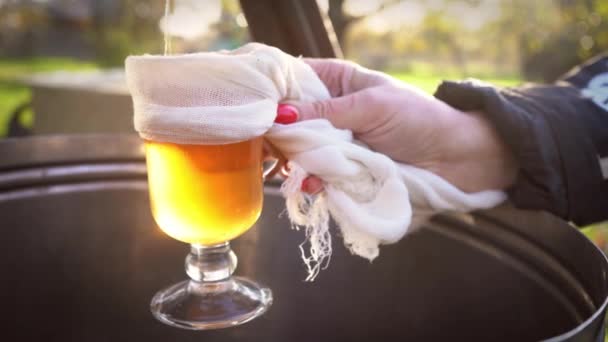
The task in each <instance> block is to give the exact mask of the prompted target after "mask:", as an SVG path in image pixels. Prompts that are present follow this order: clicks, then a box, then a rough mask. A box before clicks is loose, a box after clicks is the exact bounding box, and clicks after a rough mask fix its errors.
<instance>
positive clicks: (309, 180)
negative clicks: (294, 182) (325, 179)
mask: <svg viewBox="0 0 608 342" xmlns="http://www.w3.org/2000/svg"><path fill="white" fill-rule="evenodd" d="M300 190H302V191H303V192H306V193H308V194H311V195H314V194H316V193H318V192H319V191H321V190H323V183H321V180H320V179H319V178H317V177H306V178H304V180H303V181H302V185H301V186H300Z"/></svg>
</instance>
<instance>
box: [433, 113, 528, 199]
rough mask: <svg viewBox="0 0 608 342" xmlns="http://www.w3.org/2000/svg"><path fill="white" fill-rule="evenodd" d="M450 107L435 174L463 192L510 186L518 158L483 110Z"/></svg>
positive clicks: (515, 173) (501, 188) (513, 179)
mask: <svg viewBox="0 0 608 342" xmlns="http://www.w3.org/2000/svg"><path fill="white" fill-rule="evenodd" d="M450 109H451V110H452V112H451V113H450V114H449V115H448V116H447V119H446V120H445V124H444V134H443V136H444V139H442V141H443V142H444V146H443V147H442V150H443V151H444V153H443V154H442V158H441V161H440V166H439V172H438V174H439V175H440V176H441V177H443V178H444V179H446V180H447V181H448V182H450V183H452V184H453V185H454V186H456V187H458V188H459V189H461V190H463V191H465V192H477V191H483V190H504V189H507V188H508V187H510V186H512V185H513V184H514V182H515V178H516V176H517V170H518V166H517V162H516V160H515V158H514V156H513V153H512V152H511V151H510V149H509V148H508V147H507V146H506V144H505V143H504V142H503V141H502V139H501V138H500V136H499V135H498V133H497V131H496V129H494V127H493V126H492V125H491V123H490V122H489V121H488V120H487V119H486V118H485V117H484V114H483V113H480V112H462V111H459V110H457V109H453V108H450Z"/></svg>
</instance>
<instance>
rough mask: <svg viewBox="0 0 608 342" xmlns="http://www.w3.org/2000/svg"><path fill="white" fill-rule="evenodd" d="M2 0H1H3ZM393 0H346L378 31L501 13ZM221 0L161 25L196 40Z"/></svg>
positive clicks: (488, 5)
mask: <svg viewBox="0 0 608 342" xmlns="http://www.w3.org/2000/svg"><path fill="white" fill-rule="evenodd" d="M0 1H1V0H0ZM327 1H328V0H318V3H319V7H320V8H321V10H323V11H327V8H328V2H327ZM385 2H389V3H391V0H347V1H346V3H345V9H346V11H347V12H348V13H350V14H352V15H369V14H372V13H375V14H373V15H370V16H369V17H368V18H366V20H365V22H364V24H365V25H367V26H368V27H369V29H370V30H373V31H375V32H377V33H383V32H386V31H390V30H396V29H399V28H401V27H403V26H410V27H412V26H416V25H418V24H419V23H420V22H421V21H422V20H423V19H424V17H425V15H426V13H427V12H428V11H429V10H437V9H443V10H445V11H446V13H447V15H449V16H450V17H452V18H453V19H455V20H459V21H460V22H461V23H462V24H463V25H464V26H465V27H468V28H470V29H477V28H479V27H481V25H483V24H484V23H485V22H487V21H489V20H492V19H494V18H496V17H497V16H498V15H499V10H500V9H499V4H500V1H497V0H485V1H480V4H479V5H478V6H472V5H470V4H469V3H467V2H465V1H450V2H444V0H401V1H392V5H389V6H387V7H386V8H384V9H382V10H381V11H379V12H378V9H379V8H380V6H382V4H383V3H385ZM220 16H221V1H220V0H204V1H202V0H173V12H172V13H171V14H170V15H169V16H168V17H163V18H162V19H161V21H160V27H161V30H162V31H163V32H165V31H166V32H168V34H169V35H172V36H177V37H182V38H185V39H196V38H197V37H199V36H201V35H203V34H205V33H206V32H207V30H208V29H209V25H211V24H213V23H215V22H217V21H218V20H220ZM238 19H239V23H238V24H239V26H242V27H244V26H246V23H244V17H242V16H241V17H239V18H238Z"/></svg>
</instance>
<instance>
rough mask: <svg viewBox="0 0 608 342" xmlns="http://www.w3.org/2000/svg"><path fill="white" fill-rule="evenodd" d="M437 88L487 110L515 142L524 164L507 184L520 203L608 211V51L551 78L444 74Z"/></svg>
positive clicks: (580, 216) (565, 211)
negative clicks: (533, 80)
mask: <svg viewBox="0 0 608 342" xmlns="http://www.w3.org/2000/svg"><path fill="white" fill-rule="evenodd" d="M435 96H436V97H437V98H439V99H440V100H443V101H445V102H447V103H448V104H450V105H451V106H453V107H456V108H458V109H460V110H465V111H473V110H476V111H481V112H483V113H484V114H485V115H486V117H487V118H488V119H489V121H490V122H491V123H492V124H493V126H494V127H495V128H496V130H497V132H498V134H499V135H500V137H501V138H502V139H503V140H504V142H505V143H506V144H507V145H508V146H509V147H510V149H511V151H512V152H513V154H514V156H515V157H516V159H517V160H518V162H519V166H520V169H519V173H518V176H517V180H516V183H515V185H514V186H513V187H511V188H510V189H508V190H507V192H508V194H509V198H510V199H511V201H512V202H513V204H514V205H515V206H517V207H520V208H524V209H542V210H547V211H550V212H552V213H554V214H556V215H559V216H561V217H563V218H565V219H566V220H569V221H572V222H574V223H576V224H578V225H585V224H589V223H594V222H599V221H602V220H606V219H608V179H607V178H608V55H605V56H599V57H597V58H595V59H593V60H591V61H589V62H588V63H586V64H584V65H582V66H580V67H577V68H576V69H574V70H573V71H571V72H570V73H568V74H566V76H564V77H563V78H562V79H560V80H559V81H558V82H556V83H555V84H552V85H531V86H523V87H519V88H506V89H499V88H496V87H493V86H491V85H488V84H484V83H481V82H479V81H475V80H468V81H463V82H451V81H445V82H443V83H442V84H441V85H440V86H439V88H438V89H437V92H436V93H435Z"/></svg>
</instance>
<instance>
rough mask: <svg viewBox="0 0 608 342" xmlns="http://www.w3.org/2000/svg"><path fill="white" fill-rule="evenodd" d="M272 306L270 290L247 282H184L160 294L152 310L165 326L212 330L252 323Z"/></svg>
mask: <svg viewBox="0 0 608 342" xmlns="http://www.w3.org/2000/svg"><path fill="white" fill-rule="evenodd" d="M271 304H272V292H271V291H270V289H268V288H264V287H261V286H260V285H259V284H257V283H255V282H253V281H251V280H247V279H245V278H240V277H231V278H228V279H226V280H223V281H218V282H195V281H192V280H186V281H183V282H181V283H179V284H176V285H173V286H171V287H169V288H166V289H164V290H162V291H160V292H158V293H157V294H156V295H155V296H154V298H152V302H151V303H150V309H151V311H152V314H154V317H156V318H157V319H158V320H159V321H161V322H163V323H165V324H169V325H172V326H174V327H178V328H182V329H190V330H208V329H221V328H227V327H232V326H235V325H239V324H243V323H246V322H249V321H250V320H252V319H254V318H256V317H258V316H260V315H262V314H263V313H264V312H266V310H267V309H268V308H269V307H270V305H271Z"/></svg>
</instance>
